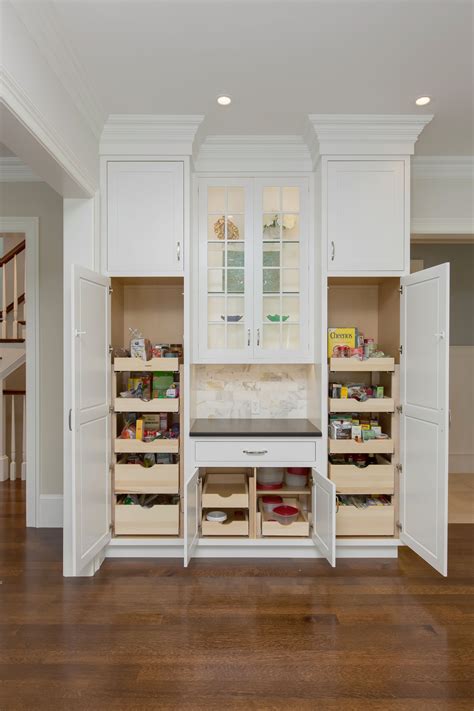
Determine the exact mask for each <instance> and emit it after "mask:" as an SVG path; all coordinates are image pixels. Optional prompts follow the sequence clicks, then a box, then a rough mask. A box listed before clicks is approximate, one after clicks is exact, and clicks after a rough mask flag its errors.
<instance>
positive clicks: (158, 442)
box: [114, 438, 179, 454]
mask: <svg viewBox="0 0 474 711" xmlns="http://www.w3.org/2000/svg"><path fill="white" fill-rule="evenodd" d="M178 451H179V439H155V441H154V442H142V441H141V440H139V439H119V438H117V439H116V440H114V452H116V453H117V454H145V453H146V452H155V453H157V454H178Z"/></svg>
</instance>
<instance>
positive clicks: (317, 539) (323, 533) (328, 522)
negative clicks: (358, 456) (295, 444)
mask: <svg viewBox="0 0 474 711" xmlns="http://www.w3.org/2000/svg"><path fill="white" fill-rule="evenodd" d="M312 475H313V533H312V536H313V541H314V543H315V544H316V546H317V547H318V548H319V550H320V552H321V553H322V555H323V556H324V557H325V558H326V559H327V560H328V561H329V563H331V565H332V567H333V568H334V567H335V565H336V485H335V484H334V483H333V482H332V481H331V480H330V479H327V478H326V477H324V476H321V474H319V473H318V472H317V471H316V469H313V471H312Z"/></svg>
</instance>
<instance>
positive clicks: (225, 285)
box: [224, 187, 229, 349]
mask: <svg viewBox="0 0 474 711" xmlns="http://www.w3.org/2000/svg"><path fill="white" fill-rule="evenodd" d="M228 220H229V188H228V187H226V188H225V205H224V329H225V330H224V348H226V349H227V347H228V324H227V314H228V309H227V289H228V274H229V272H228V268H229V267H228V248H229V243H228V236H227V222H228Z"/></svg>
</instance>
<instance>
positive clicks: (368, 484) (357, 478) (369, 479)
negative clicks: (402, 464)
mask: <svg viewBox="0 0 474 711" xmlns="http://www.w3.org/2000/svg"><path fill="white" fill-rule="evenodd" d="M329 478H330V479H331V481H333V482H334V483H335V485H336V491H337V492H338V493H339V494H393V491H394V479H395V477H394V466H393V464H390V463H387V464H370V465H369V466H368V467H364V468H360V467H357V466H355V465H353V464H331V463H330V464H329Z"/></svg>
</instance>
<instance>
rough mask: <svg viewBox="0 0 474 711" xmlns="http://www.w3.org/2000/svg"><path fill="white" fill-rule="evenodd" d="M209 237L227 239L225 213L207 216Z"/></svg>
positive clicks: (209, 238)
mask: <svg viewBox="0 0 474 711" xmlns="http://www.w3.org/2000/svg"><path fill="white" fill-rule="evenodd" d="M207 239H208V240H216V239H221V240H224V239H225V217H224V215H209V217H208V218H207Z"/></svg>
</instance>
